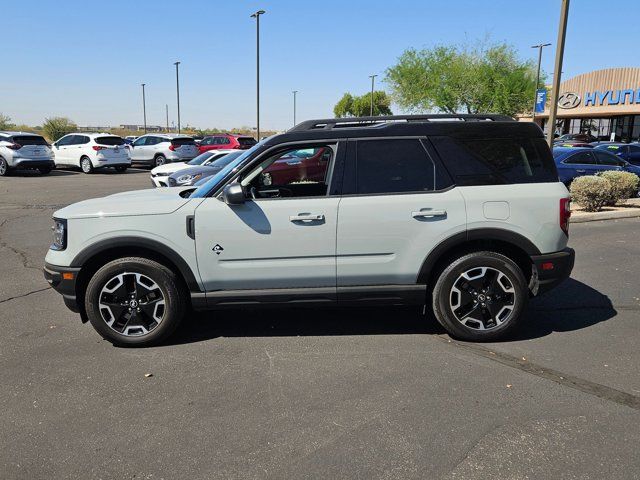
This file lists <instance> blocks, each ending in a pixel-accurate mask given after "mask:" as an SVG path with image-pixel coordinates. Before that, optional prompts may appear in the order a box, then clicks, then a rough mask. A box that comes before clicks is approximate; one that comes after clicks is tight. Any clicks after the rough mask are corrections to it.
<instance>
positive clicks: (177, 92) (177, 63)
mask: <svg viewBox="0 0 640 480" xmlns="http://www.w3.org/2000/svg"><path fill="white" fill-rule="evenodd" d="M174 65H175V66H176V97H177V98H178V133H180V75H179V73H178V65H180V62H175V63H174Z"/></svg>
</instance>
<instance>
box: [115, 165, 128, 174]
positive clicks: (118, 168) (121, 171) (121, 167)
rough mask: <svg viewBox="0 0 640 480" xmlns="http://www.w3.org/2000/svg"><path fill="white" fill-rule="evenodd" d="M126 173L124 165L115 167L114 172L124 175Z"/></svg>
mask: <svg viewBox="0 0 640 480" xmlns="http://www.w3.org/2000/svg"><path fill="white" fill-rule="evenodd" d="M126 171H127V167H126V166H124V165H121V166H119V167H116V172H118V173H124V172H126Z"/></svg>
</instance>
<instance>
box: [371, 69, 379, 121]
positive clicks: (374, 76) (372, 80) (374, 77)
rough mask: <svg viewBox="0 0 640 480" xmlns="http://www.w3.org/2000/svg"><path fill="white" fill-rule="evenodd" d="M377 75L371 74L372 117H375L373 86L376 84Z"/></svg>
mask: <svg viewBox="0 0 640 480" xmlns="http://www.w3.org/2000/svg"><path fill="white" fill-rule="evenodd" d="M377 76H378V75H369V78H370V79H371V112H370V115H371V116H372V117H373V86H374V84H375V81H376V77H377Z"/></svg>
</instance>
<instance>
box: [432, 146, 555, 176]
mask: <svg viewBox="0 0 640 480" xmlns="http://www.w3.org/2000/svg"><path fill="white" fill-rule="evenodd" d="M431 142H432V143H433V145H434V147H435V148H436V151H437V152H438V154H439V155H440V157H441V158H442V161H443V163H444V165H445V167H446V168H447V170H448V171H449V173H450V174H451V175H452V176H453V178H454V181H455V182H456V184H457V185H461V186H465V185H505V184H514V183H515V184H517V183H544V182H557V181H558V172H557V170H556V165H555V162H554V160H553V157H552V156H551V152H550V151H549V147H548V146H547V144H546V143H545V141H544V140H543V139H542V138H513V137H511V138H454V137H445V136H443V137H431Z"/></svg>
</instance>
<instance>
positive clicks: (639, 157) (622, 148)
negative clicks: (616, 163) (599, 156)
mask: <svg viewBox="0 0 640 480" xmlns="http://www.w3.org/2000/svg"><path fill="white" fill-rule="evenodd" d="M594 148H597V149H598V150H604V151H605V152H610V153H613V154H614V155H616V156H617V157H619V158H621V159H623V160H626V161H627V162H629V163H631V164H633V165H637V166H640V143H619V142H609V143H603V144H601V145H594Z"/></svg>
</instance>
